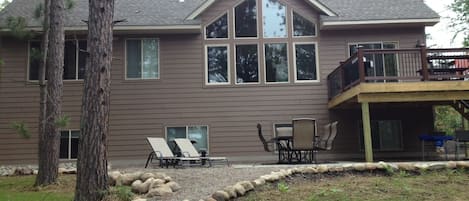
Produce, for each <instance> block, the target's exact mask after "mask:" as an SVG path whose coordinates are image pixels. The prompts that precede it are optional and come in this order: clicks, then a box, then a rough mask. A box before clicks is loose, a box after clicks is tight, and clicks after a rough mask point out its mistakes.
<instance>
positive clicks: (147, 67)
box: [143, 39, 159, 78]
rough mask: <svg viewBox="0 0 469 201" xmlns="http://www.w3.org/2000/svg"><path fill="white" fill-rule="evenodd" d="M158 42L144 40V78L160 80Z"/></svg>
mask: <svg viewBox="0 0 469 201" xmlns="http://www.w3.org/2000/svg"><path fill="white" fill-rule="evenodd" d="M158 77H159V72H158V41H157V40H156V39H145V40H143V78H158Z"/></svg>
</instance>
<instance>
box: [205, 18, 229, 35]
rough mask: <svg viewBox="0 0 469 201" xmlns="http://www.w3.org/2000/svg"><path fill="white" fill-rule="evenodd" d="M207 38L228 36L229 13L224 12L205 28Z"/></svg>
mask: <svg viewBox="0 0 469 201" xmlns="http://www.w3.org/2000/svg"><path fill="white" fill-rule="evenodd" d="M205 37H206V38H228V14H224V15H223V16H221V17H220V18H218V19H217V20H215V21H214V22H213V23H212V24H210V25H208V26H207V27H206V28H205Z"/></svg>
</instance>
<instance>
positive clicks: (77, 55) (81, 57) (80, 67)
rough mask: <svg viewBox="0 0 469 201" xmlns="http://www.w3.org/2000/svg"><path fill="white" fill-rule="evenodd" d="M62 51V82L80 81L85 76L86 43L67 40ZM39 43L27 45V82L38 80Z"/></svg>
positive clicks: (39, 63)
mask: <svg viewBox="0 0 469 201" xmlns="http://www.w3.org/2000/svg"><path fill="white" fill-rule="evenodd" d="M64 45H65V49H64V69H63V79H64V80H81V79H83V77H84V75H85V67H86V48H87V45H86V41H78V40H67V41H65V44H64ZM40 60H41V42H39V41H31V42H30V43H29V80H38V77H39V65H41V62H40Z"/></svg>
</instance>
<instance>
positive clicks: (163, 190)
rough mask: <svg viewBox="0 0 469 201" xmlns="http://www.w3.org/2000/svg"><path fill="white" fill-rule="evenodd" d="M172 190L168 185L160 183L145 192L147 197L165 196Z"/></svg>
mask: <svg viewBox="0 0 469 201" xmlns="http://www.w3.org/2000/svg"><path fill="white" fill-rule="evenodd" d="M172 194H173V191H172V190H171V188H170V187H169V186H166V185H162V186H159V187H157V188H153V189H150V190H149V191H148V193H147V195H146V196H147V197H167V196H171V195H172Z"/></svg>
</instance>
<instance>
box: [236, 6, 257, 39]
mask: <svg viewBox="0 0 469 201" xmlns="http://www.w3.org/2000/svg"><path fill="white" fill-rule="evenodd" d="M235 37H237V38H246V37H251V38H252V37H257V5H256V0H246V1H243V2H242V3H241V4H239V5H238V6H236V7H235Z"/></svg>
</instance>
